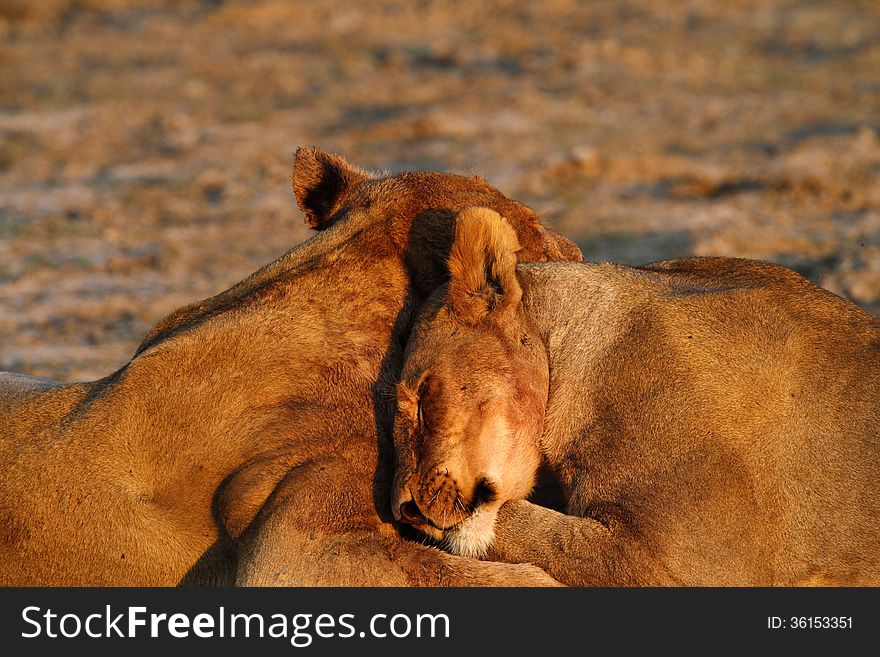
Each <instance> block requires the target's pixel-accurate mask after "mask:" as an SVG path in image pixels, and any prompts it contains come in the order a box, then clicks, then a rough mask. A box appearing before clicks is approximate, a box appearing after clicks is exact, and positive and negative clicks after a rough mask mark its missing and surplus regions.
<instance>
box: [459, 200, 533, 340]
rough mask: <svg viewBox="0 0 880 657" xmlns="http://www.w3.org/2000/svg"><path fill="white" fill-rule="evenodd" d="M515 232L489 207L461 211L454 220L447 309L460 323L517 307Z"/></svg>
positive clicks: (519, 296)
mask: <svg viewBox="0 0 880 657" xmlns="http://www.w3.org/2000/svg"><path fill="white" fill-rule="evenodd" d="M519 249H520V245H519V240H518V239H517V237H516V232H515V231H514V230H513V228H512V227H511V226H510V224H509V223H507V221H506V220H505V219H504V218H502V217H501V215H499V214H498V213H497V212H495V211H494V210H490V209H489V208H465V209H464V210H462V211H461V212H459V213H458V216H456V218H455V228H454V235H453V238H452V248H451V249H450V252H449V292H448V296H447V299H448V302H449V306H450V308H451V309H452V312H454V313H455V314H456V315H457V316H458V317H460V318H461V319H462V320H464V321H466V322H468V323H471V324H476V323H477V322H479V321H480V320H482V319H483V318H485V317H487V316H489V315H491V314H495V313H500V312H503V311H504V310H506V309H508V308H511V307H514V306H516V305H517V304H519V302H520V299H521V298H522V288H520V285H519V281H518V280H517V278H516V253H517V251H519Z"/></svg>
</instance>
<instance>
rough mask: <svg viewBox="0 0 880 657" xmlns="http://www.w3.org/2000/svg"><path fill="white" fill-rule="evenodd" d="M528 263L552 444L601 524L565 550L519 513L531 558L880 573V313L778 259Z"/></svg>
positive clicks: (840, 579)
mask: <svg viewBox="0 0 880 657" xmlns="http://www.w3.org/2000/svg"><path fill="white" fill-rule="evenodd" d="M518 273H519V280H520V281H521V282H522V285H523V305H524V307H525V310H526V314H527V316H528V317H530V318H532V319H533V320H534V322H535V325H536V326H537V327H538V331H539V332H540V335H541V337H542V339H543V340H544V342H545V344H546V345H547V353H548V359H549V368H550V392H549V396H548V403H547V410H546V417H545V424H544V434H543V439H542V442H543V446H544V454H545V457H546V459H547V461H548V463H549V464H550V468H551V470H552V472H553V473H554V474H555V475H556V476H557V477H558V478H559V481H560V483H561V485H562V487H563V489H564V490H565V491H567V499H568V508H567V512H568V513H569V514H571V515H577V516H584V517H586V518H590V519H591V521H587V524H585V525H583V526H577V527H576V528H571V529H570V530H568V531H573V532H574V533H573V534H570V536H571V537H572V542H571V543H569V544H568V545H565V542H564V541H565V535H566V533H567V532H563V535H562V536H554V534H556V531H553V530H549V531H546V532H543V531H542V527H541V525H540V524H535V525H532V524H529V523H528V522H527V521H525V522H524V521H523V519H520V520H519V521H518V522H520V523H521V524H522V525H523V526H522V527H519V528H517V531H516V532H515V533H517V534H518V533H519V531H520V530H522V531H525V532H527V534H528V535H529V536H530V537H531V538H532V541H533V542H532V545H531V546H528V545H527V546H526V547H525V550H524V553H523V554H521V555H519V558H522V559H524V560H529V561H532V562H534V563H538V564H543V565H544V566H546V567H547V568H548V569H549V572H551V573H554V574H555V575H556V576H557V577H559V578H561V579H562V580H563V581H566V582H578V583H584V584H587V583H595V584H600V583H606V584H607V583H631V584H637V583H645V584H648V583H680V584H691V585H703V584H711V585H735V584H757V585H769V584H774V585H796V584H810V583H822V584H877V583H880V322H878V321H877V320H876V319H875V318H874V317H871V316H869V315H868V314H866V313H864V312H863V311H861V310H860V309H858V308H857V307H855V306H854V305H853V304H851V303H849V302H847V301H844V300H843V299H840V298H838V297H835V296H834V295H832V294H829V293H827V292H825V291H823V290H820V289H818V288H816V287H814V286H813V285H811V284H810V283H809V282H807V281H806V280H804V279H803V278H801V277H800V276H798V275H797V274H795V273H794V272H792V271H790V270H788V269H785V268H783V267H779V266H776V265H771V264H766V263H757V262H747V261H742V260H732V259H715V258H711V259H697V260H682V261H673V262H668V263H661V264H658V265H654V266H652V267H648V268H646V269H636V268H630V267H622V266H614V265H591V264H583V265H571V266H566V265H561V264H560V265H551V266H547V267H542V266H534V267H532V266H528V265H526V266H521V267H520V268H518ZM524 513H525V517H526V518H527V517H528V516H529V514H530V512H529V510H527V509H526V510H524ZM505 520H513V522H514V523H516V522H517V520H516V519H515V518H514V514H511V515H510V516H506V515H504V514H502V519H501V522H500V524H499V527H498V530H499V534H500V540H498V541H497V543H496V547H495V551H494V553H495V554H496V555H498V556H501V555H504V556H506V557H508V558H510V557H512V556H513V555H514V554H516V553H517V552H518V550H519V547H518V546H519V545H521V543H522V538H524V537H523V536H516V537H515V538H513V541H512V542H511V543H510V545H509V550H510V552H509V553H506V551H507V549H508V548H507V547H505V545H504V543H505V538H504V537H508V536H509V534H510V532H509V528H508V529H505V528H504V524H505ZM593 521H595V522H593ZM566 522H567V521H564V522H563V524H566ZM594 533H595V535H593V534H594ZM542 536H546V537H548V538H545V539H542V538H541V537H542ZM560 541H561V544H560ZM554 543H555V544H556V546H554V547H552V548H551V549H550V551H549V552H550V553H549V554H545V555H542V556H543V557H544V558H542V559H535V558H534V557H535V556H536V554H535V552H534V551H533V550H534V548H535V547H537V545H536V544H540V545H542V546H543V548H544V549H546V548H547V547H548V546H552V545H553V544H554ZM558 548H561V549H562V551H563V552H567V553H568V554H569V560H567V561H568V563H569V564H570V568H569V569H568V570H566V571H563V570H562V568H564V563H565V561H566V560H563V563H562V564H559V565H558V566H557V565H554V559H555V557H554V556H552V553H554V552H555V551H556V549H558ZM578 552H579V553H580V554H579V557H578V558H575V555H577V554H578Z"/></svg>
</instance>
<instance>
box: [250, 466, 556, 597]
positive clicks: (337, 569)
mask: <svg viewBox="0 0 880 657" xmlns="http://www.w3.org/2000/svg"><path fill="white" fill-rule="evenodd" d="M348 468H349V466H348V464H347V463H346V461H345V460H344V459H339V458H328V459H323V460H317V461H312V462H309V463H306V464H303V465H300V466H298V467H295V468H293V469H292V470H291V471H290V473H288V474H287V475H286V476H285V477H284V478H283V479H282V480H281V482H280V483H279V485H278V487H277V488H276V489H275V491H274V492H273V494H272V496H271V497H270V499H269V500H268V501H267V503H266V505H265V506H264V507H263V509H262V510H261V511H260V513H259V514H258V515H257V517H256V518H255V519H254V521H253V523H252V524H251V526H250V527H249V528H248V529H247V530H246V531H245V532H244V533H243V534H242V536H241V537H240V539H239V541H238V548H239V550H238V553H239V564H238V571H237V574H236V584H239V585H244V586H420V585H421V586H479V585H483V586H503V585H509V586H527V585H532V586H534V585H539V586H549V585H554V584H556V582H555V581H554V580H553V579H551V578H550V577H549V576H548V575H547V574H546V573H544V572H543V571H542V570H540V569H538V568H536V567H534V566H530V565H518V564H505V563H490V562H480V561H475V560H471V559H465V558H462V557H456V556H453V555H449V554H446V553H444V552H441V551H440V550H436V549H434V548H429V547H425V546H422V545H418V544H415V543H411V542H408V541H405V540H404V539H402V538H400V537H399V536H398V535H397V533H396V531H395V530H394V528H393V527H392V526H390V525H387V524H385V523H382V522H381V521H380V519H379V518H378V515H377V514H376V512H375V508H374V506H373V499H372V492H371V490H370V482H368V481H367V482H363V483H362V484H355V485H351V486H350V487H346V486H345V485H342V484H346V483H347V484H351V483H352V482H359V481H361V480H362V479H363V477H362V475H361V476H360V477H354V478H353V477H352V475H353V474H354V473H351V472H350V471H349V470H348Z"/></svg>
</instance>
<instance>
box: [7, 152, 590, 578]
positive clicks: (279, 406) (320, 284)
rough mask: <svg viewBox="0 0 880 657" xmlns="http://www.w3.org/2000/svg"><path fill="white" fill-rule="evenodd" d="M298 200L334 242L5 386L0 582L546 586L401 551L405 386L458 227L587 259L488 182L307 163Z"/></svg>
mask: <svg viewBox="0 0 880 657" xmlns="http://www.w3.org/2000/svg"><path fill="white" fill-rule="evenodd" d="M294 189H295V193H296V197H297V200H298V202H299V204H300V206H301V209H302V210H303V212H304V213H305V215H306V217H307V220H308V221H309V223H310V224H311V225H313V226H314V227H316V228H319V229H321V230H322V232H321V233H320V234H318V235H316V236H314V237H313V238H311V239H310V240H308V241H306V242H305V243H303V244H302V245H300V246H298V247H297V248H295V249H293V250H292V251H290V252H289V253H287V254H286V255H285V256H283V257H281V258H280V259H278V260H277V261H275V262H273V263H271V264H269V265H267V266H266V267H264V268H263V269H261V270H260V271H258V272H256V273H255V274H253V275H252V276H251V277H250V278H248V279H247V280H245V281H243V282H241V283H239V284H238V285H236V286H235V287H233V288H231V289H230V290H227V291H226V292H223V293H221V294H219V295H217V296H215V297H213V298H211V299H208V300H206V301H203V302H200V303H196V304H192V305H190V306H187V307H185V308H181V309H180V310H178V311H176V312H174V313H172V314H171V315H170V316H169V317H167V318H166V319H164V320H163V321H162V322H160V323H159V324H158V325H157V326H156V327H155V328H154V329H153V330H152V331H150V333H149V334H148V335H147V337H146V338H145V339H144V341H143V343H142V344H141V346H140V348H139V349H138V351H137V353H136V355H135V357H134V358H133V359H132V360H131V362H129V363H128V364H127V365H126V366H125V367H123V368H122V369H120V370H119V371H118V372H115V373H114V374H112V375H110V376H108V377H107V378H105V379H101V380H99V381H95V382H91V383H78V384H71V385H58V384H49V383H46V382H42V381H35V380H28V379H26V378H25V377H18V376H15V375H5V376H4V377H2V378H0V583H2V584H7V585H8V584H14V585H46V584H53V585H54V584H64V585H95V584H101V585H110V584H112V585H170V584H177V583H180V582H185V583H232V582H237V583H241V584H349V585H357V584H388V585H404V584H433V585H450V584H451V585H467V584H486V583H493V584H527V583H542V584H543V583H552V580H551V579H550V578H548V577H547V576H546V575H545V574H544V573H543V572H542V571H540V570H538V569H537V568H534V567H531V566H514V567H511V566H510V565H509V564H487V563H480V562H476V561H470V560H466V559H463V558H460V557H452V556H451V555H447V554H444V553H442V552H441V551H439V550H436V549H431V548H426V547H424V546H421V545H417V544H414V543H411V542H407V541H404V540H402V539H401V538H400V536H399V535H398V531H397V529H396V528H395V526H394V525H393V524H392V522H391V520H392V518H391V515H390V514H389V513H388V511H387V499H388V486H389V482H388V479H389V477H390V469H391V463H390V458H391V449H390V445H389V443H390V428H389V425H390V420H391V413H392V407H391V406H392V405H391V402H392V399H393V388H392V387H391V386H392V383H391V382H392V381H394V380H395V379H396V376H397V373H398V370H399V366H400V361H401V356H402V354H401V352H402V344H403V341H404V338H405V335H406V332H407V331H408V329H409V323H410V318H411V315H412V308H413V307H414V306H415V304H417V303H418V302H419V300H420V299H421V298H422V295H423V294H425V293H427V292H428V291H430V290H431V289H432V288H433V287H435V286H436V285H437V284H439V283H441V282H442V281H443V280H444V279H445V278H446V267H445V261H446V258H447V256H448V253H449V246H450V243H451V236H452V226H453V219H454V217H455V215H456V213H458V212H460V211H461V210H463V209H465V208H467V207H469V206H490V207H494V208H496V209H498V210H499V211H503V212H504V213H505V214H506V215H507V216H510V217H512V221H513V223H514V225H515V226H516V233H517V235H518V237H519V241H520V242H521V243H522V245H523V250H522V251H521V252H520V256H521V257H522V258H523V259H526V260H527V259H534V260H543V259H546V258H574V259H579V257H580V254H579V251H578V250H577V248H576V247H575V246H574V245H573V244H571V243H570V242H568V241H567V240H565V239H564V238H562V237H560V236H557V235H555V234H553V233H551V232H549V231H547V230H545V229H544V228H543V227H541V226H540V224H539V223H538V222H537V220H536V218H535V215H534V213H533V212H532V211H531V210H529V209H528V208H526V207H525V206H522V205H521V204H518V203H516V202H514V201H511V200H509V199H507V198H505V197H504V196H502V195H501V194H500V193H499V192H498V191H497V190H495V189H494V188H493V187H491V186H490V185H488V184H487V183H486V182H485V181H482V180H480V179H471V178H464V177H461V176H453V175H448V174H438V173H403V174H399V175H396V176H391V177H384V178H380V177H372V176H368V175H367V174H366V173H364V172H363V171H361V170H360V169H357V168H356V167H353V166H351V165H349V164H348V163H346V162H345V161H344V160H342V158H339V157H338V156H331V155H328V154H326V153H323V152H321V151H319V150H317V149H299V150H298V151H297V156H296V163H295V167H294ZM508 213H509V214H508ZM267 238H271V236H267Z"/></svg>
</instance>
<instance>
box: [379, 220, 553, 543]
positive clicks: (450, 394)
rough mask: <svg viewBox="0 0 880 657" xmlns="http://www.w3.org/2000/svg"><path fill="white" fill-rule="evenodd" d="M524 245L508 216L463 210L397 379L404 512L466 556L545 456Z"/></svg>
mask: <svg viewBox="0 0 880 657" xmlns="http://www.w3.org/2000/svg"><path fill="white" fill-rule="evenodd" d="M519 248H520V245H519V242H518V240H517V236H516V233H515V232H514V230H513V229H512V228H511V226H510V225H509V224H508V222H507V221H506V220H504V219H503V218H502V217H501V216H500V215H499V214H498V213H497V212H494V211H493V210H490V209H487V208H468V209H465V210H463V211H461V212H460V213H459V214H458V216H457V218H456V222H455V226H454V236H453V242H452V248H451V250H450V255H449V273H450V279H449V283H448V284H447V285H444V286H442V287H440V288H438V289H437V290H436V291H435V292H434V293H433V294H432V295H431V296H430V297H429V298H428V300H427V301H426V302H425V304H424V306H423V308H422V310H421V312H420V315H419V317H418V319H417V321H416V324H415V326H414V328H413V331H412V333H411V336H410V339H409V343H408V346H407V352H406V359H405V364H404V366H403V371H402V373H401V379H400V383H399V384H398V387H397V401H398V409H397V416H396V418H395V426H394V442H395V450H396V454H397V470H396V474H395V481H394V489H393V490H394V493H393V499H392V508H393V510H394V513H395V517H396V518H397V519H398V520H400V521H402V522H406V523H410V524H412V525H414V526H415V527H416V528H417V529H419V530H421V531H422V532H424V533H425V534H428V535H429V536H431V537H433V538H435V539H438V540H441V539H442V540H444V541H445V543H446V544H447V547H448V548H449V549H451V550H452V551H453V552H456V553H458V554H462V555H467V556H482V555H483V554H484V553H485V551H486V549H487V548H488V546H489V545H490V543H491V541H492V538H493V527H494V523H495V516H496V513H497V510H498V508H499V507H500V506H501V504H502V503H503V502H505V501H506V500H509V499H514V498H521V497H525V496H526V495H528V493H529V491H530V490H531V488H532V486H533V484H534V479H535V474H536V472H537V469H538V466H539V463H540V458H541V452H540V445H539V442H540V436H541V430H542V423H543V416H544V406H545V403H546V400H547V385H548V372H547V359H546V352H545V350H544V347H543V344H542V342H541V340H540V338H539V337H538V336H537V335H536V333H535V330H534V329H533V328H532V326H531V325H530V322H529V321H528V319H527V318H526V316H525V314H524V312H523V307H522V304H521V303H520V300H521V297H522V290H521V288H520V284H519V282H518V281H517V277H516V261H517V257H516V253H517V251H518V250H519Z"/></svg>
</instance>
